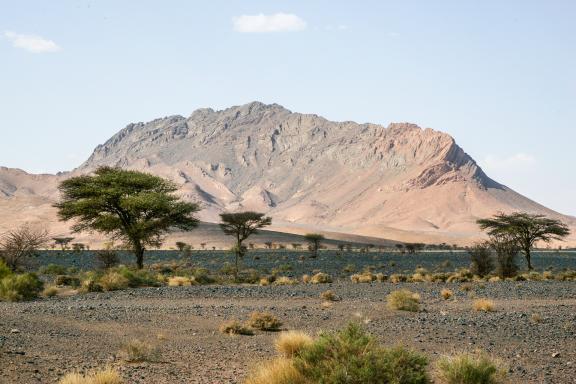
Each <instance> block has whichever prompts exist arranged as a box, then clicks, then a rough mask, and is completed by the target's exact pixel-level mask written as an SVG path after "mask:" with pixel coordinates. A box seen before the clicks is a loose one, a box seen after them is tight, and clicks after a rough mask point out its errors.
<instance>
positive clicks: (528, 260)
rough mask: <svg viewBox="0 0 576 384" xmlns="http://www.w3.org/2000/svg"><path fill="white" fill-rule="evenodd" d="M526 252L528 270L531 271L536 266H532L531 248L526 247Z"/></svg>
mask: <svg viewBox="0 0 576 384" xmlns="http://www.w3.org/2000/svg"><path fill="white" fill-rule="evenodd" d="M524 254H525V255H526V261H527V262H528V270H529V271H531V270H533V269H534V268H532V263H531V261H530V248H526V249H525V250H524Z"/></svg>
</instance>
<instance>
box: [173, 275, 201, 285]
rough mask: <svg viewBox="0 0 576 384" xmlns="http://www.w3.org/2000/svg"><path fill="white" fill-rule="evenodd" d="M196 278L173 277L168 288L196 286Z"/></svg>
mask: <svg viewBox="0 0 576 384" xmlns="http://www.w3.org/2000/svg"><path fill="white" fill-rule="evenodd" d="M194 283H195V281H194V278H193V277H192V278H190V277H186V276H172V277H169V278H168V286H169V287H183V286H190V285H192V284H194Z"/></svg>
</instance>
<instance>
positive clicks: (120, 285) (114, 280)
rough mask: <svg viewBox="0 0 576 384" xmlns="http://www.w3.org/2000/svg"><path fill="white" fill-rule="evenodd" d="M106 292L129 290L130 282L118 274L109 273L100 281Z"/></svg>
mask: <svg viewBox="0 0 576 384" xmlns="http://www.w3.org/2000/svg"><path fill="white" fill-rule="evenodd" d="M98 283H99V284H100V286H102V289H104V290H105V291H117V290H120V289H126V288H128V286H129V284H130V281H129V280H128V279H127V278H126V277H124V276H123V275H121V274H120V273H118V272H114V271H109V272H107V273H105V274H104V275H103V276H102V277H100V280H99V281H98Z"/></svg>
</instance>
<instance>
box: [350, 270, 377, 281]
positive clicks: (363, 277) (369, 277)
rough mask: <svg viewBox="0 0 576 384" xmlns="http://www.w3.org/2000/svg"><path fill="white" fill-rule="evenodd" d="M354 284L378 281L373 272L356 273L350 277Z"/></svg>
mask: <svg viewBox="0 0 576 384" xmlns="http://www.w3.org/2000/svg"><path fill="white" fill-rule="evenodd" d="M350 280H351V281H352V282H353V283H371V282H373V281H374V280H376V276H375V275H373V274H372V272H363V273H355V274H353V275H352V276H350Z"/></svg>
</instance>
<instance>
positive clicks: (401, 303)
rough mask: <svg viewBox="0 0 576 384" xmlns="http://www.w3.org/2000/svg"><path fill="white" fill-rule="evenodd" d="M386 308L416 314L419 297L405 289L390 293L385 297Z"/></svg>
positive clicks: (418, 306) (418, 307)
mask: <svg viewBox="0 0 576 384" xmlns="http://www.w3.org/2000/svg"><path fill="white" fill-rule="evenodd" d="M386 302H387V304H388V308H390V309H397V310H399V311H410V312H418V310H419V309H420V296H419V295H418V294H417V293H414V292H411V291H409V290H407V289H401V290H398V291H392V292H390V294H389V295H388V296H386Z"/></svg>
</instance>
